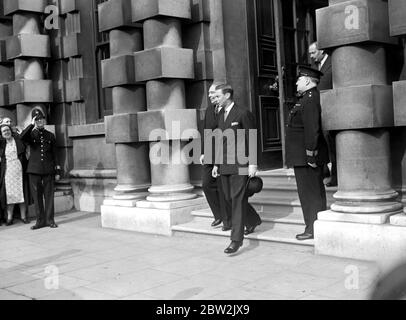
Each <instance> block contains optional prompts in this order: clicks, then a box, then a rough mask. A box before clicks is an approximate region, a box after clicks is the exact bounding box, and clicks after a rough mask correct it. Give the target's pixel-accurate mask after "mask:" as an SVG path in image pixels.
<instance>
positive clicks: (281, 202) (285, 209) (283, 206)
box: [249, 196, 334, 215]
mask: <svg viewBox="0 0 406 320" xmlns="http://www.w3.org/2000/svg"><path fill="white" fill-rule="evenodd" d="M249 202H250V203H251V204H252V205H253V206H254V208H255V209H256V210H257V211H260V212H264V213H271V214H273V213H278V214H284V215H287V214H290V213H292V214H298V215H302V214H303V211H302V208H301V206H300V201H299V199H298V198H288V197H286V198H285V197H280V198H275V197H267V198H264V197H262V196H254V197H252V198H250V200H249ZM333 203H334V199H332V197H327V208H330V206H331V204H333Z"/></svg>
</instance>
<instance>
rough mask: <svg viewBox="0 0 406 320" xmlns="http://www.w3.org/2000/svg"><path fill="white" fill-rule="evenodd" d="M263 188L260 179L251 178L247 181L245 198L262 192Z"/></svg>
mask: <svg viewBox="0 0 406 320" xmlns="http://www.w3.org/2000/svg"><path fill="white" fill-rule="evenodd" d="M263 187H264V182H263V181H262V179H261V178H260V177H252V178H249V179H248V182H247V188H246V191H245V192H246V193H247V197H252V196H253V195H254V194H255V193H259V192H261V191H262V188H263Z"/></svg>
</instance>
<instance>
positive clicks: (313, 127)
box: [286, 67, 329, 240]
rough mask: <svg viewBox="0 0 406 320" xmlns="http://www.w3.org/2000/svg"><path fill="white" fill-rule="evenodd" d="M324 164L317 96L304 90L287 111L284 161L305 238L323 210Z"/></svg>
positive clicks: (306, 72)
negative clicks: (290, 173)
mask: <svg viewBox="0 0 406 320" xmlns="http://www.w3.org/2000/svg"><path fill="white" fill-rule="evenodd" d="M320 74H321V72H319V71H318V70H314V69H311V68H308V67H300V68H299V76H311V77H315V78H319V77H320ZM328 161H329V159H328V149H327V144H326V141H325V139H324V137H323V132H322V127H321V106H320V93H319V90H318V89H317V88H316V87H315V88H312V89H310V90H308V91H306V92H305V93H304V94H303V96H302V97H301V98H300V99H299V101H298V103H297V104H296V105H295V107H294V108H293V109H292V110H291V111H290V114H289V118H288V125H287V129H286V162H287V166H288V167H293V168H294V171H295V177H296V182H297V188H298V193H299V199H300V203H301V206H302V210H303V216H304V220H305V223H306V229H305V234H307V235H306V237H307V238H311V237H309V235H311V236H313V224H314V221H316V220H317V213H318V212H320V211H324V210H326V191H325V189H324V184H323V165H324V164H326V163H328ZM309 163H312V164H316V165H317V168H312V167H311V166H310V165H309ZM299 236H303V235H298V236H297V238H298V239H300V237H299ZM300 240H304V239H300Z"/></svg>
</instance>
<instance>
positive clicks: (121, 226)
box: [101, 197, 208, 236]
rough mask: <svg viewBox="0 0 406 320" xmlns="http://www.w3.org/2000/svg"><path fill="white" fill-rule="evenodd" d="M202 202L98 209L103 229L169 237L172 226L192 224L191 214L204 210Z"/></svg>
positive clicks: (116, 205) (116, 204)
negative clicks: (190, 222)
mask: <svg viewBox="0 0 406 320" xmlns="http://www.w3.org/2000/svg"><path fill="white" fill-rule="evenodd" d="M207 207H208V205H207V202H206V199H205V198H202V197H199V198H196V199H193V200H186V201H177V202H162V203H159V202H157V203H154V202H149V201H146V200H140V201H134V202H133V203H131V204H130V203H129V202H128V201H124V202H122V201H116V200H106V201H105V202H104V204H103V205H102V207H101V218H102V227H103V228H110V229H118V230H126V231H136V232H143V233H150V234H158V235H165V236H172V226H174V225H178V224H182V223H186V222H189V221H191V220H192V218H193V217H192V215H191V212H192V211H194V210H199V209H204V208H207Z"/></svg>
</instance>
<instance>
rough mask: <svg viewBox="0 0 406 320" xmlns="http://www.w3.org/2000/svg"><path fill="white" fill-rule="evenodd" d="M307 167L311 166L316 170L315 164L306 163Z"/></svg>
mask: <svg viewBox="0 0 406 320" xmlns="http://www.w3.org/2000/svg"><path fill="white" fill-rule="evenodd" d="M307 164H308V165H309V166H311V167H312V168H313V169H316V168H317V164H315V163H309V162H308V163H307Z"/></svg>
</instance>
